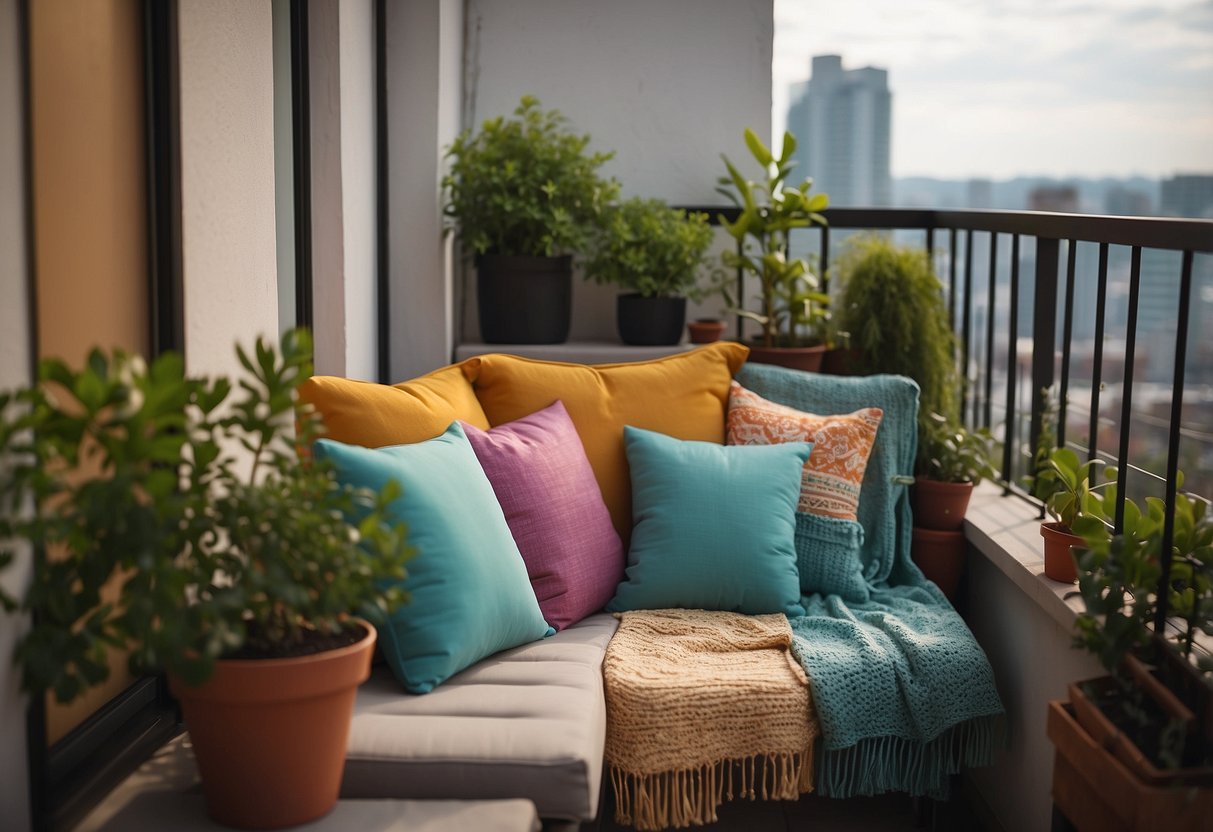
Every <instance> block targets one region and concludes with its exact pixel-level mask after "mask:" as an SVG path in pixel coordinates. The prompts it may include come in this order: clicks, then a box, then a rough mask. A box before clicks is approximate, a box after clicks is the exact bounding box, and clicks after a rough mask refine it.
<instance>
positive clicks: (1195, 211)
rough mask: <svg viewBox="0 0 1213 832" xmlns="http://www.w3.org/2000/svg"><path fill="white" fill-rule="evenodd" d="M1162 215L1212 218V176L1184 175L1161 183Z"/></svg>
mask: <svg viewBox="0 0 1213 832" xmlns="http://www.w3.org/2000/svg"><path fill="white" fill-rule="evenodd" d="M1162 214H1163V216H1168V217H1195V218H1197V219H1208V218H1213V174H1203V175H1198V174H1185V175H1180V176H1172V177H1171V178H1170V179H1164V180H1163V181H1162Z"/></svg>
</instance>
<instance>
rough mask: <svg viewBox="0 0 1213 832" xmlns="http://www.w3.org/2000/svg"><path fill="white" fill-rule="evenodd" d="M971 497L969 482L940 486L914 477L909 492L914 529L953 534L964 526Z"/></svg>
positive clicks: (971, 490) (942, 484)
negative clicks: (950, 532)
mask: <svg viewBox="0 0 1213 832" xmlns="http://www.w3.org/2000/svg"><path fill="white" fill-rule="evenodd" d="M972 496H973V483H971V482H940V481H939V480H930V479H927V478H926V477H917V478H915V480H914V486H913V488H911V489H910V509H911V511H913V512H914V525H915V526H917V527H919V528H922V529H937V530H939V531H956V530H958V529H960V528H961V526H963V525H964V521H965V512H966V511H968V510H969V498H970V497H972Z"/></svg>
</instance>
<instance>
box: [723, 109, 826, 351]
mask: <svg viewBox="0 0 1213 832" xmlns="http://www.w3.org/2000/svg"><path fill="white" fill-rule="evenodd" d="M745 141H746V147H748V148H749V150H750V154H751V155H752V156H753V157H754V160H755V161H756V162H757V163H758V164H759V166H760V167H761V169H762V171H763V174H764V178H763V179H762V180H761V181H758V182H754V181H751V180H748V179H746V178H745V177H744V176H742V174H741V173H740V171H738V169H737V168H736V167H735V166H734V165H733V163H732V162H730V161H729V159H728V157H724V156H722V158H723V159H724V164H725V167H726V168H727V169H728V173H729V175H728V176H722V177H721V178H720V180H719V185H720V187H718V188H717V189H716V190H717V191H718V192H719V193H721V194H723V195H724V196H725V197H727V198H728V199H729V200H730V201H731V202H732V203H733V204H734V205H736V206H737V207H738V208H740V209H741V213H740V215H739V216H738V217H737V220H736V221H734V222H728V221H727V220H724V219H723V218H722V220H721V224H722V225H723V226H724V227H725V229H726V230H727V231H728V232H729V234H730V235H732V237H733V239H735V240H736V241H737V243H738V245H739V246H740V249H741V250H740V251H726V252H724V254H723V255H722V256H723V260H724V264H725V265H726V266H727V267H729V268H735V269H740V270H741V271H742V272H743V273H749V274H751V275H753V276H755V277H756V278H757V279H758V286H759V294H758V302H759V308H758V311H754V310H750V309H745V308H743V306H742V303H743V301H744V299H743V298H736V299H733V298H731V297H728V296H726V302H729V303H730V305H733V306H734V308H733V309H732V310H731V311H732V312H734V313H736V314H738V315H741V316H743V317H746V318H749V319H750V320H753V321H755V322H757V323H758V324H759V325H760V326H761V327H762V335H761V336H760V338H759V339H758V340H757V341H756V342H755V343H754V345H753V346H752V347H751V351H750V360H751V361H760V362H763V363H769V364H781V365H783V366H791V367H797V368H799V369H806V370H816V369H818V368H819V367H820V366H821V358H822V355H823V354H824V353H825V344H824V328H825V325H826V322H827V321H828V320H829V316H830V313H829V300H830V299H829V296H828V295H826V294H825V293H824V292H822V291H820V283H819V281H818V279H817V276H816V275H815V274H814V273H813V267H812V265H811V262H810V260H809V259H808V258H804V257H791V256H790V255H789V253H788V252H789V250H788V234H789V232H790V231H792V229H794V228H809V227H810V226H813V225H825V224H826V219H825V217H824V216H823V215H822V214H821V213H820V212H821V211H824V210H825V209H826V207H827V206H828V205H829V202H830V200H829V197H827V196H826V195H825V194H813V195H811V196H810V194H809V190H810V188H812V186H813V180H812V179H805V180H803V181H802V182H801V183H800V184H799V185H790V184H788V183H787V181H786V180H787V178H788V175H789V174H790V173H791V171H792V168H793V167H794V166H795V162H793V161H792V154H793V153H794V152H795V150H796V138H795V136H793V135H792V134H791V133H788V132H785V133H784V134H783V146H782V148H781V150H780V152H779V156H778V157H776V156H775V155H774V154H772V152H771V151H770V150H769V149H768V148H767V146H766V145H765V144H763V143H762V140H761V139H759V138H758V135H757V134H756V133H754V131H753V130H750V129H748V128H747V129H746V131H745ZM734 300H735V301H736V302H735V303H734Z"/></svg>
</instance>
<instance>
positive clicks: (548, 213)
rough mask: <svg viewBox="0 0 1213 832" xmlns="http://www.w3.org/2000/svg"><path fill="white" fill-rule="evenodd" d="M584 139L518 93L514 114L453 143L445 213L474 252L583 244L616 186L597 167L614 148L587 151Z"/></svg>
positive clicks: (544, 250) (547, 250)
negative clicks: (595, 151) (518, 97)
mask: <svg viewBox="0 0 1213 832" xmlns="http://www.w3.org/2000/svg"><path fill="white" fill-rule="evenodd" d="M589 143H590V137H589V136H585V135H583V136H579V135H577V134H575V133H573V132H572V131H570V130H569V128H568V120H567V119H566V118H565V117H564V116H563V115H561V113H560V112H559V111H558V110H547V111H544V110H542V109H541V108H540V104H539V101H538V99H536V98H534V97H533V96H529V95H527V96H523V97H522V101H521V103H520V104H519V106H518V108H517V109H515V110H514V117H513V118H512V119H506V118H504V117H500V116H499V117H497V118H491V119H488V120H487V121H485V122H484V123H483V124H482V125H481V127H480V131H479V132H477V133H472V131H471V130H465V131H463V132H462V133H460V134H459V136H458V137H457V138H456V139H455V141H454V142H452V143H451V146H450V147H449V148H448V149H447V152H446V155H447V157H448V158H449V159H450V160H451V164H450V172H449V173H448V174H447V175H446V176H444V177H443V179H442V187H443V191H444V194H445V198H446V201H445V203H444V205H443V213H444V214H445V216H446V217H447V218H448V220H449V222H450V223H451V224H452V225H455V226H458V228H459V230H460V233H461V235H462V237H463V242H464V245H466V246H467V247H468V248H469V249H471V250H472V251H475V252H476V253H477V254H506V255H524V256H537V257H551V256H554V255H558V254H566V253H574V252H578V251H581V250H582V249H583V248H584V247H585V245H586V244H587V242H588V239H589V234H590V232H591V231H592V230H593V229H594V228H595V227H596V226H597V224H598V223H599V222H600V217H601V214H602V212H603V211H604V210H605V209H606V207H607V206H608V205H609V204H610V203H611V202H612V200H614V199H615V197H616V195H617V194H618V192H619V185H618V183H617V182H615V181H614V180H613V179H604V178H602V177H601V176H600V175H599V173H598V169H599V168H601V167H602V166H603V165H604V164H605V163H606V162H607V161H608V160H609V159H611V158H612V157H613V156H614V154H613V153H594V154H587V153H586V146H587V145H588V144H589ZM449 227H451V226H448V228H449Z"/></svg>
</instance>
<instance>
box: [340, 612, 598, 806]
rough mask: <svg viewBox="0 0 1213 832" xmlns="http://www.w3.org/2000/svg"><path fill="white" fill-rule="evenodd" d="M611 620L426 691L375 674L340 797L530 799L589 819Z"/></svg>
mask: <svg viewBox="0 0 1213 832" xmlns="http://www.w3.org/2000/svg"><path fill="white" fill-rule="evenodd" d="M616 626H618V622H617V621H616V620H615V619H614V617H612V616H610V615H606V614H598V615H592V616H590V617H589V618H587V619H585V620H583V621H581V622H579V623H577V624H574V625H573V626H571V627H569V628H568V629H567V630H563V631H561V632H559V633H557V634H556V635H554V636H552V637H551V638H547V639H544V640H543V641H537V642H534V643H532V644H526V645H523V646H521V647H516V648H514V649H512V650H507V651H505V652H503V653H498V654H497V655H495V656H492V657H490V658H487V659H485V660H483V661H481V662H479V663H477V664H475V665H473V666H472V667H469V668H468V669H467V670H464V671H463V672H462V673H458V674H456V675H455V676H453V677H452V678H451V679H449V680H448V681H447V682H446V683H445V684H443V685H442V686H440V687H438V688H436V689H435V690H434V691H433V692H431V693H427V694H426V695H425V696H410V695H408V694H402V693H401V692H400V686H399V684H397V683H396V682H395V680H394V679H392V677H391V674H390V673H388V672H386V671H387V668H379V669H377V670H375V671H373V672H372V675H371V678H370V680H369V681H368V682H367V683H366V684H364V685H363V686H362V687H361V688H359V690H358V699H357V701H356V704H355V705H354V718H353V722H352V723H351V724H350V742H349V750H348V752H347V754H346V763H345V778H344V780H343V782H342V786H341V795H342V797H348V798H362V799H366V798H428V799H433V798H456V797H458V798H466V799H475V800H484V799H492V798H502V797H523V798H527V799H529V800H531V801H533V802H534V803H535V805H536V806H537V807H538V808H539V814H540V815H541V816H542V817H545V818H551V819H557V818H559V819H564V820H574V821H585V820H591V819H592V818H593V817H594V816H595V814H596V813H597V812H598V798H599V786H600V784H601V782H602V765H603V743H604V740H605V735H606V704H605V701H604V699H603V691H602V660H603V655H604V654H605V652H606V649H607V643H608V642H609V641H610V639H611V634H612V633H614V632H615V628H616Z"/></svg>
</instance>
